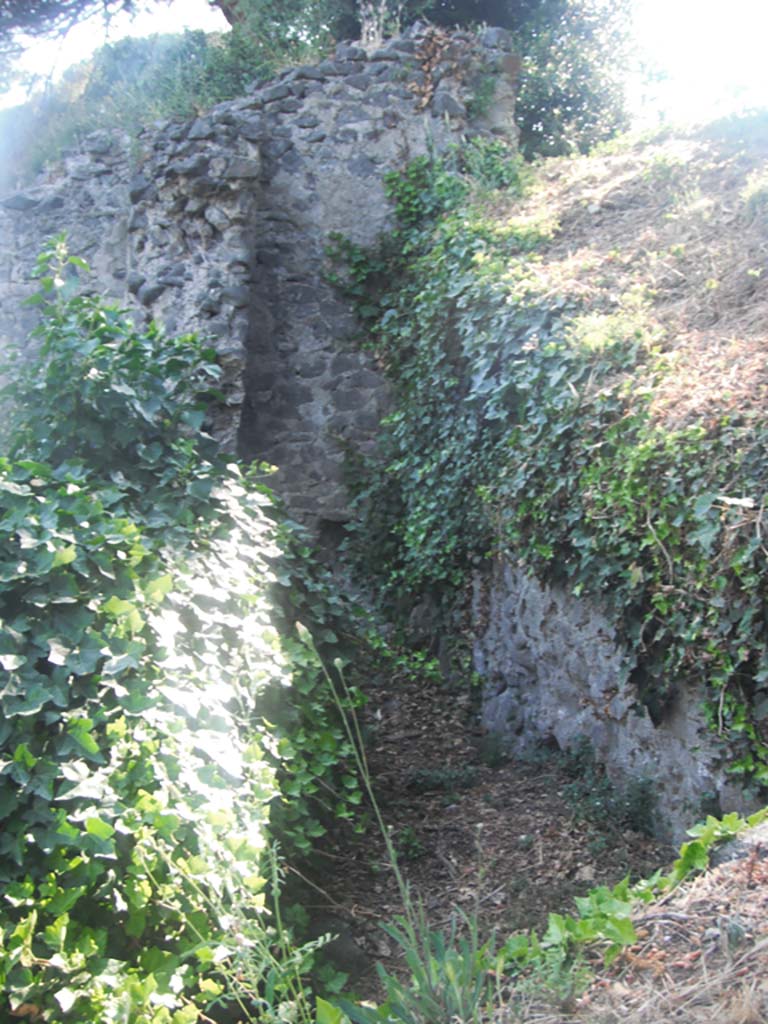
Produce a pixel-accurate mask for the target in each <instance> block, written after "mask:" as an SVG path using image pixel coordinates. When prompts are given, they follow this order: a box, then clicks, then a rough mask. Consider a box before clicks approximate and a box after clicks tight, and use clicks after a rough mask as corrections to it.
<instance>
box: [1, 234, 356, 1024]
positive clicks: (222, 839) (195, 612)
mask: <svg viewBox="0 0 768 1024" xmlns="http://www.w3.org/2000/svg"><path fill="white" fill-rule="evenodd" d="M85 271H86V268H85V266H84V264H83V263H82V261H80V260H77V259H76V258H73V257H70V256H69V255H68V254H67V252H66V248H65V245H64V242H63V240H62V239H57V240H55V241H54V242H53V243H51V245H50V247H49V248H48V249H47V250H46V252H45V253H44V254H43V256H42V257H41V259H40V263H39V267H38V275H39V281H38V283H39V291H38V293H37V295H36V297H35V301H36V302H37V303H38V304H39V305H40V307H41V313H42V317H41V324H40V327H39V329H38V330H37V331H36V333H35V336H34V338H33V339H32V341H31V344H30V346H29V347H28V348H27V349H26V350H24V351H22V352H20V353H19V354H18V356H17V359H16V366H15V369H14V370H13V371H12V374H11V377H12V381H11V382H10V383H9V385H8V387H7V388H6V395H5V399H6V404H5V405H4V422H5V425H6V426H5V436H4V439H3V441H4V445H3V446H4V451H5V453H6V454H5V455H4V456H3V457H2V458H1V459H0V575H1V576H2V579H3V592H2V597H1V598H0V666H2V676H1V677H0V678H1V679H2V684H1V685H2V689H1V690H0V821H1V822H2V830H1V835H0V990H1V991H2V996H0V1011H1V1013H0V1015H3V1016H8V1015H9V1014H10V1013H13V1014H14V1015H16V1016H19V1015H20V1016H22V1017H23V1016H28V1017H30V1016H31V1017H40V1018H42V1019H56V1020H59V1019H67V1020H69V1019H71V1020H77V1021H83V1022H89V1021H92V1022H94V1024H95V1022H97V1021H98V1022H99V1024H101V1022H106V1021H116V1022H117V1021H123V1020H131V1021H137V1022H139V1021H141V1022H146V1024H150V1022H151V1024H167V1022H173V1024H185V1022H193V1021H197V1020H198V1019H199V1017H200V1014H201V1013H203V1012H204V1013H205V1014H206V1015H207V1017H208V1019H214V1020H216V1019H220V1015H221V1014H222V1013H224V1014H226V1013H227V1012H228V1008H229V1009H231V1008H232V1007H237V1008H238V1013H239V1014H240V1016H241V1017H245V1018H246V1019H259V1020H277V1019H278V1018H281V1015H284V1013H285V1012H287V1010H285V1006H284V1004H285V1005H286V1006H287V1005H288V1004H290V1005H291V1006H292V1007H294V1010H296V1013H298V1014H299V1016H298V1017H297V1019H307V1017H308V1015H309V1012H310V1011H309V1009H308V1006H309V1004H308V1003H307V998H308V990H307V989H306V988H305V976H306V971H307V970H308V969H309V966H310V965H311V959H312V954H313V947H309V948H307V949H304V950H295V949H293V948H292V946H291V945H290V942H289V940H288V939H287V938H286V937H285V935H284V934H283V932H282V931H281V928H280V927H279V921H280V918H279V916H278V915H277V912H276V907H277V906H278V904H277V896H278V893H277V888H278V880H279V875H280V871H279V868H278V867H275V866H274V853H271V852H270V850H271V843H272V836H273V835H274V833H275V832H277V833H278V834H279V836H280V839H281V841H282V844H283V846H284V848H285V849H286V850H288V851H289V852H291V853H292V855H293V856H296V855H298V854H303V853H306V852H307V851H308V850H309V849H310V848H311V844H312V841H313V839H314V838H315V837H316V836H318V835H319V834H321V833H322V831H323V829H324V827H325V826H324V824H323V821H324V820H327V817H328V816H329V811H328V810H325V809H324V805H330V811H331V812H333V811H335V812H336V813H338V814H340V815H342V816H344V815H346V816H349V815H351V813H352V811H353V809H354V808H355V807H356V806H357V804H358V803H359V802H360V792H359V788H358V786H357V783H356V780H355V779H354V778H353V777H352V776H351V775H350V774H349V772H348V770H347V769H346V765H345V759H346V756H347V755H348V754H349V753H350V746H349V743H348V741H347V740H346V738H345V734H344V732H343V730H342V728H341V726H340V724H339V721H338V711H337V710H336V708H335V706H332V705H331V704H330V695H328V696H327V697H326V698H325V699H324V698H323V691H322V690H321V687H320V678H321V675H322V673H321V668H320V665H319V661H318V656H317V653H316V649H315V646H314V644H312V645H310V644H307V643H306V642H305V641H303V640H302V637H301V636H300V635H299V634H298V633H296V632H295V630H294V629H293V622H294V620H295V618H296V616H297V615H298V614H299V613H301V614H302V615H303V616H304V618H305V621H306V623H307V624H308V625H309V626H310V627H311V628H312V630H313V631H314V632H315V634H316V636H317V643H318V644H322V645H323V646H324V648H325V649H332V650H333V651H334V653H336V654H340V653H341V651H340V649H339V644H338V640H337V637H336V636H335V635H334V634H332V633H331V632H330V628H331V626H332V625H333V622H334V611H333V606H332V604H331V603H327V602H326V600H325V599H326V596H327V595H326V590H325V588H324V584H323V582H322V579H321V578H320V577H319V576H318V575H316V574H315V573H314V571H313V569H312V567H311V564H304V565H303V566H302V567H301V570H299V566H298V565H297V562H296V558H295V555H293V556H291V555H290V552H289V553H288V555H287V556H286V560H285V561H281V547H283V548H285V549H286V550H287V549H289V548H291V546H293V550H294V551H295V549H296V546H297V545H300V543H301V542H300V540H299V539H298V538H297V536H296V535H295V533H293V532H292V531H291V528H290V526H289V525H284V526H283V527H281V530H280V531H278V530H277V529H276V523H275V519H276V518H277V512H276V510H275V508H274V504H273V500H272V497H271V495H270V493H269V491H268V490H267V488H266V487H265V486H264V484H263V480H262V479H261V478H260V477H259V474H258V472H257V469H256V470H254V471H248V472H244V471H241V470H239V469H238V468H237V466H235V465H233V464H230V463H228V461H227V460H226V459H225V458H224V457H222V456H221V455H219V454H218V453H217V452H216V448H215V445H214V443H213V441H212V439H211V438H210V436H208V435H207V433H206V432H205V426H206V408H207V407H209V406H210V403H211V402H212V401H215V383H216V378H217V376H218V369H217V367H216V363H215V359H214V353H213V352H212V351H211V350H210V349H208V348H207V347H206V346H205V345H204V344H203V343H202V342H200V341H199V340H198V339H197V338H195V337H194V336H186V337H181V338H169V337H166V336H164V335H163V334H162V332H160V331H159V330H158V329H156V328H154V327H152V328H149V329H148V330H146V331H142V330H139V329H137V328H136V327H134V326H133V324H132V323H131V322H130V320H128V319H127V318H126V315H125V313H123V312H121V311H120V310H118V309H115V308H113V307H110V306H107V305H104V304H103V303H102V302H101V301H100V300H98V299H96V298H94V297H91V296H84V295H80V294H78V293H77V288H76V285H77V280H76V277H77V275H83V274H84V273H85ZM294 591H295V598H294V599H293V600H290V599H286V598H283V599H282V600H280V599H279V595H280V594H281V593H283V594H285V593H286V592H287V593H288V594H290V595H292V594H294ZM313 614H316V616H317V617H316V619H313V618H312V615H313ZM321 620H322V621H321ZM291 634H293V635H291ZM321 792H322V799H320V794H321ZM271 865H272V866H271ZM268 880H271V884H270V883H269V882H268ZM302 1005H304V1006H305V1009H304V1010H303V1011H301V1012H299V1011H300V1010H301V1006H302ZM281 1007H282V1008H281ZM297 1007H298V1009H297ZM292 1012H294V1011H292ZM302 1014H303V1016H302ZM281 1019H282V1018H281Z"/></svg>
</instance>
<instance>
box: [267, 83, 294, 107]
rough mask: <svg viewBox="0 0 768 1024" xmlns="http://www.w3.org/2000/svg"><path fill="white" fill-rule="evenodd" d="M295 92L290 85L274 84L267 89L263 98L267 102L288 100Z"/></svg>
mask: <svg viewBox="0 0 768 1024" xmlns="http://www.w3.org/2000/svg"><path fill="white" fill-rule="evenodd" d="M292 95H293V93H292V92H291V87H290V86H289V85H284V84H281V85H273V86H271V87H270V88H268V89H265V90H264V92H263V93H262V94H261V98H262V100H263V101H264V102H265V103H275V102H277V100H287V99H288V98H289V97H290V96H292Z"/></svg>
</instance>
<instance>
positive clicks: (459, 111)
mask: <svg viewBox="0 0 768 1024" xmlns="http://www.w3.org/2000/svg"><path fill="white" fill-rule="evenodd" d="M432 113H433V114H436V115H437V116H439V117H440V116H442V115H444V114H447V115H448V116H449V117H466V113H467V108H466V107H465V106H464V104H463V103H461V102H460V101H459V100H457V99H456V97H455V96H452V95H451V94H450V93H449V92H444V91H439V92H436V93H435V95H434V96H433V97H432Z"/></svg>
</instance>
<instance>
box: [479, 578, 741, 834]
mask: <svg viewBox="0 0 768 1024" xmlns="http://www.w3.org/2000/svg"><path fill="white" fill-rule="evenodd" d="M473 617H474V622H475V634H476V639H475V644H474V666H475V669H476V670H477V672H478V673H479V674H480V676H481V677H482V678H483V680H484V683H483V710H482V720H483V725H484V727H485V728H486V729H487V730H488V731H489V732H490V733H493V734H496V735H498V736H500V737H501V738H502V740H503V742H504V743H505V745H506V747H507V749H508V750H509V751H510V752H511V753H513V754H516V755H520V754H525V753H528V752H530V751H531V750H532V749H533V748H534V747H536V746H537V745H538V744H540V743H542V742H545V741H548V742H552V741H554V742H556V743H557V745H558V746H559V747H560V748H561V749H567V748H568V747H570V746H572V745H573V744H574V743H576V742H577V741H578V740H579V739H581V738H582V737H584V738H586V739H587V740H588V741H589V743H590V744H591V746H592V748H593V749H594V752H595V755H596V757H597V758H598V759H599V760H600V761H602V762H604V763H605V765H606V766H607V768H608V770H609V771H610V772H612V773H614V774H615V776H616V778H617V780H618V781H623V782H628V781H631V780H639V779H649V780H650V781H651V782H652V783H653V786H654V791H655V793H656V795H657V798H658V799H657V806H658V814H659V827H660V831H661V832H662V834H666V835H668V836H672V837H673V838H674V839H676V840H679V839H680V838H681V837H682V836H683V834H684V830H685V829H686V828H687V827H689V825H690V822H691V821H692V820H695V819H696V818H697V817H699V816H700V814H701V805H702V800H703V798H704V796H705V794H707V795H708V794H712V793H715V794H717V795H718V796H719V798H720V803H721V806H722V808H723V810H724V811H727V810H731V809H733V804H732V803H731V801H732V799H733V796H734V790H733V787H732V786H731V784H730V782H729V779H728V777H727V776H726V773H725V771H724V769H723V766H722V764H721V761H720V752H719V749H718V747H717V744H716V742H715V738H714V736H713V735H712V733H711V731H710V729H709V727H708V725H707V723H706V721H705V719H704V715H703V712H702V710H701V705H702V694H701V693H699V692H694V691H691V692H681V693H679V694H678V696H677V699H676V703H675V704H674V706H673V707H672V708H670V709H669V711H668V713H667V714H666V715H665V718H664V720H663V721H662V722H660V723H659V724H657V725H654V723H653V722H652V721H651V719H650V717H649V715H648V713H647V711H646V710H645V708H643V707H642V705H641V704H640V702H639V700H638V697H637V694H636V693H635V691H634V687H633V686H632V684H631V683H630V681H629V679H630V669H631V664H630V661H629V658H628V656H627V652H626V651H625V650H624V649H623V648H622V646H621V645H620V644H619V642H618V641H617V638H616V633H615V629H614V628H613V626H612V624H611V621H610V619H609V618H608V617H607V616H606V615H605V613H604V612H603V611H602V610H601V609H600V608H598V607H597V606H596V605H594V604H592V603H589V602H587V601H585V600H583V599H580V598H577V597H575V596H573V595H572V594H570V593H568V592H567V591H566V590H565V589H563V588H560V587H547V586H544V585H542V584H541V583H539V582H538V581H537V580H536V579H535V578H532V577H529V576H526V575H525V573H524V572H523V571H522V570H520V569H517V568H515V567H514V566H511V565H509V564H504V563H502V564H497V565H496V566H494V568H493V569H491V570H490V571H489V573H488V574H487V575H486V576H481V575H478V576H477V578H476V580H475V594H474V602H473ZM739 809H740V810H743V809H744V804H743V800H740V803H739Z"/></svg>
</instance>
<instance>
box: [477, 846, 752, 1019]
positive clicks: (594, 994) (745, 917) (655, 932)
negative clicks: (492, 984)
mask: <svg viewBox="0 0 768 1024" xmlns="http://www.w3.org/2000/svg"><path fill="white" fill-rule="evenodd" d="M766 853H768V851H766V850H765V849H764V848H762V847H760V846H757V847H755V848H754V849H753V851H752V853H751V854H750V855H749V856H747V857H746V858H745V859H743V860H739V861H735V862H731V863H728V864H724V865H722V866H721V867H718V868H715V869H713V870H711V871H709V872H707V873H706V874H703V875H700V876H699V877H697V878H695V879H693V880H692V881H690V882H688V883H686V884H684V885H682V886H681V887H680V888H679V889H677V890H676V891H675V893H674V894H672V896H671V897H667V898H665V899H663V900H661V901H659V903H657V904H656V905H654V906H653V907H652V908H651V909H650V910H649V909H648V908H645V907H642V908H640V909H639V910H638V911H637V913H636V915H635V918H634V923H635V927H636V930H637V933H638V936H640V941H639V942H638V943H637V944H636V945H635V946H633V947H631V948H629V949H627V950H625V951H624V953H623V954H622V956H621V957H620V958H619V959H618V960H617V961H616V962H615V963H614V964H613V965H612V967H611V968H610V970H603V971H598V975H597V978H596V980H595V981H594V982H593V984H592V985H591V987H590V988H589V990H588V991H587V993H586V994H585V995H584V996H583V997H582V998H581V999H580V1000H578V1002H577V1003H576V1005H575V1006H572V1007H568V1008H567V1009H565V1008H557V1009H553V1007H552V1006H551V1004H549V1005H548V1004H547V1000H543V1001H542V1002H541V1003H540V1004H539V1005H537V1004H536V1002H535V1000H532V1001H531V1002H530V1003H529V1005H527V1006H525V1007H520V1006H518V1008H517V1010H516V1012H515V1014H514V1015H512V1016H506V1015H505V1014H504V1013H502V1015H500V1017H499V1019H498V1021H497V1024H667V1022H679V1024H765V1022H766V1021H767V1020H768V913H766V912H767V911H768V861H766V860H765V855H766Z"/></svg>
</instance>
